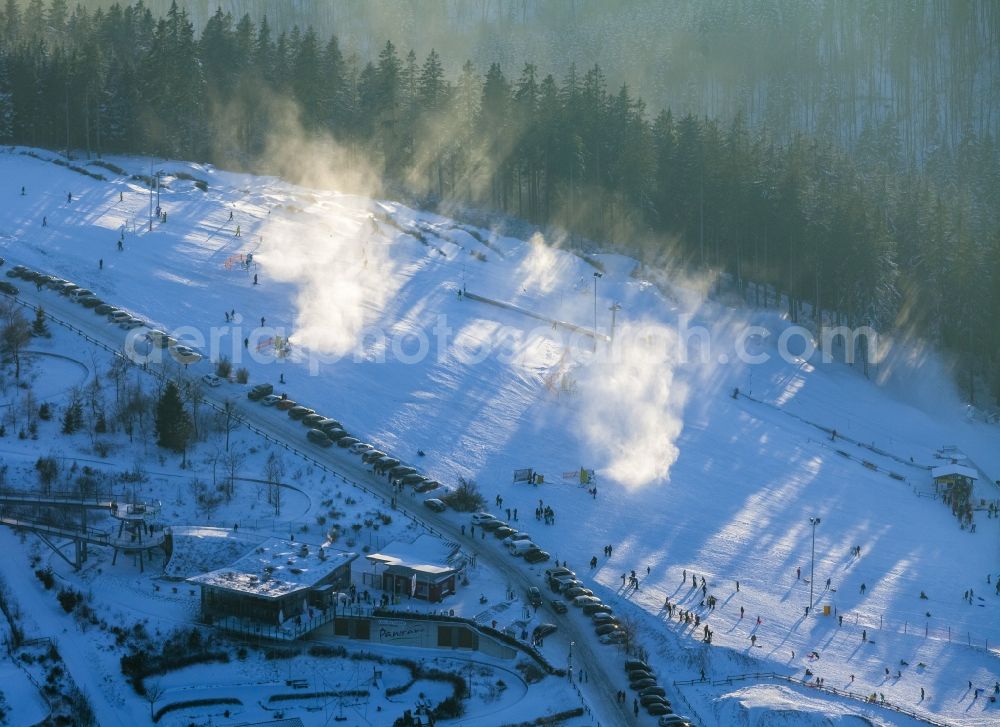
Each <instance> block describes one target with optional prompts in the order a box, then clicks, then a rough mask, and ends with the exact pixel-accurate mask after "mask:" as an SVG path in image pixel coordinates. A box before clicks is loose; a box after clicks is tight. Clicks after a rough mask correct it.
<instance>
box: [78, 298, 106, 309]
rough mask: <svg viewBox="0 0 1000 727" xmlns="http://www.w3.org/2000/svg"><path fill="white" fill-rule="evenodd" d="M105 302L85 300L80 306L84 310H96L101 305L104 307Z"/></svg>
mask: <svg viewBox="0 0 1000 727" xmlns="http://www.w3.org/2000/svg"><path fill="white" fill-rule="evenodd" d="M103 304H104V301H103V300H101V299H100V298H83V299H81V300H80V305H82V306H83V307H84V308H96V307H97V306H99V305H103Z"/></svg>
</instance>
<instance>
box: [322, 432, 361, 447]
mask: <svg viewBox="0 0 1000 727" xmlns="http://www.w3.org/2000/svg"><path fill="white" fill-rule="evenodd" d="M326 436H328V437H330V438H331V439H333V437H331V436H330V435H329V434H327V435H326ZM358 441H359V440H357V439H355V438H354V437H340V438H338V439H337V446H338V447H340V448H341V449H347V448H348V447H353V446H354V445H355V444H357V443H358Z"/></svg>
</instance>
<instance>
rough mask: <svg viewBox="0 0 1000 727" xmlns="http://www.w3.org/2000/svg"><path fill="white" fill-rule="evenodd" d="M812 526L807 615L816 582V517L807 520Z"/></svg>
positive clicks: (810, 611) (817, 519) (817, 521)
mask: <svg viewBox="0 0 1000 727" xmlns="http://www.w3.org/2000/svg"><path fill="white" fill-rule="evenodd" d="M809 522H810V523H811V524H812V526H813V532H812V566H811V567H810V568H809V613H812V610H813V581H815V580H816V526H817V525H819V523H820V519H819V518H818V517H811V518H809Z"/></svg>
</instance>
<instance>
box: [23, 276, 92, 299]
mask: <svg viewBox="0 0 1000 727" xmlns="http://www.w3.org/2000/svg"><path fill="white" fill-rule="evenodd" d="M28 275H29V273H21V277H22V278H25V279H27V278H28ZM79 288H80V286H79V285H77V284H76V283H63V284H62V285H60V286H59V287H58V288H56V292H57V293H59V295H69V294H70V293H72V292H73V291H74V290H78V289H79Z"/></svg>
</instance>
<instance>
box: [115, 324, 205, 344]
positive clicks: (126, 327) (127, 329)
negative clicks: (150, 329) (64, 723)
mask: <svg viewBox="0 0 1000 727" xmlns="http://www.w3.org/2000/svg"><path fill="white" fill-rule="evenodd" d="M144 325H146V321H144V320H142V319H141V318H126V319H125V320H123V321H118V327H119V328H124V329H125V330H126V331H131V330H132V329H133V328H142V327H143V326H144ZM188 350H190V349H188Z"/></svg>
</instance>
